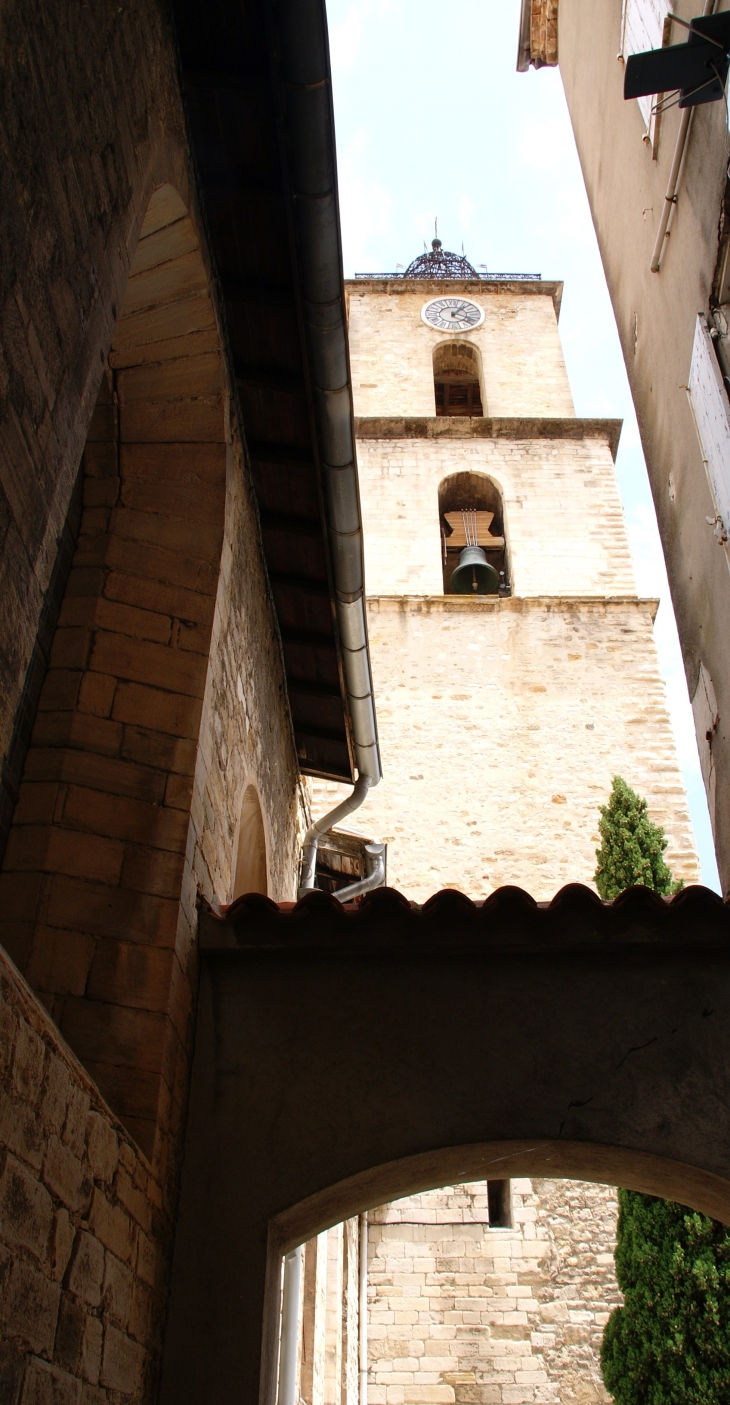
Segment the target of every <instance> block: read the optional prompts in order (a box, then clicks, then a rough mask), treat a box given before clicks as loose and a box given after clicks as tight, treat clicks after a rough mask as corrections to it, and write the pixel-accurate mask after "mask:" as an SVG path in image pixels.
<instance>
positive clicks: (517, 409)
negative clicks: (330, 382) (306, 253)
mask: <svg viewBox="0 0 730 1405" xmlns="http://www.w3.org/2000/svg"><path fill="white" fill-rule="evenodd" d="M553 287H554V285H546V284H533V285H532V286H530V285H529V284H526V285H524V288H523V290H522V291H521V292H519V293H516V292H511V291H506V290H503V289H501V288H500V287H499V285H494V284H493V285H486V284H485V285H481V286H480V285H479V284H474V283H463V284H462V283H459V282H449V285H448V287H447V288H444V287H441V288H439V287H438V286H435V287H434V285H433V284H432V283H428V284H424V285H423V286H422V287H418V286H416V287H415V288H414V281H413V280H408V281H407V282H404V283H403V284H400V285H399V284H396V283H393V282H390V283H388V284H386V285H383V287H382V290H381V289H373V288H372V286H369V285H368V284H366V283H365V284H363V283H358V282H357V281H355V282H351V283H348V284H347V290H348V295H349V296H348V302H349V327H350V363H351V366H352V384H353V395H354V401H355V413H356V414H358V415H433V414H435V399H434V383H433V353H434V348H435V347H436V346H438V345H439V344H440V343H443V342H453V341H466V342H469V343H470V344H471V345H473V346H475V347H476V348H477V351H478V353H479V357H480V360H481V377H480V380H481V390H482V404H483V407H484V414H485V415H495V416H497V415H556V416H560V415H573V414H574V413H575V411H574V408H573V398H572V395H571V393H570V386H569V384H568V377H567V373H566V370H565V362H564V360H563V351H562V347H561V344H560V336H559V333H558V321H557V316H556V312H555V305H554V301H553V296H552V289H553ZM445 295H448V296H450V297H453V296H460V295H461V296H465V297H468V298H469V299H470V300H471V301H473V302H476V303H477V304H478V305H479V306H480V307H481V308H482V309H483V310H484V314H485V315H484V321H483V323H482V325H481V326H480V327H478V328H477V329H476V330H475V331H472V332H467V333H459V334H458V336H454V335H452V334H451V333H445V332H438V331H434V329H433V328H432V327H429V326H427V325H426V323H425V322H424V321H423V320H422V318H421V309H422V308H423V306H424V304H425V303H426V302H428V301H429V300H430V299H431V298H433V297H435V296H442V297H443V296H445Z"/></svg>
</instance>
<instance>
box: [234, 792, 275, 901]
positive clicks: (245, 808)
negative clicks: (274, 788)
mask: <svg viewBox="0 0 730 1405" xmlns="http://www.w3.org/2000/svg"><path fill="white" fill-rule="evenodd" d="M268 891H269V888H268V874H267V863H266V833H265V830H264V817H263V815H262V813H261V803H260V801H259V797H258V795H257V793H256V787H255V786H253V785H249V786H247V787H246V790H245V792H244V796H243V801H242V804H241V818H240V820H239V824H238V839H237V843H236V864H235V872H234V881H233V893H232V894H231V901H235V899H236V898H240V897H242V896H243V894H244V893H263V894H264V895H266V894H267V893H268Z"/></svg>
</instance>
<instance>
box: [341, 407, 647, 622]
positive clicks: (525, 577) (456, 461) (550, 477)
mask: <svg viewBox="0 0 730 1405" xmlns="http://www.w3.org/2000/svg"><path fill="white" fill-rule="evenodd" d="M437 423H438V428H439V431H440V428H441V425H442V424H443V423H444V421H438V422H437ZM447 423H448V422H447ZM471 423H472V424H474V425H476V426H477V427H478V425H479V421H478V420H477V421H472V422H471ZM357 457H358V467H359V473H360V495H361V500H362V512H363V525H364V532H365V570H366V582H367V590H368V595H369V596H370V597H371V598H372V597H373V596H376V595H400V594H407V595H421V594H423V595H437V594H438V595H440V594H441V593H442V591H443V578H442V566H441V533H440V523H439V509H438V489H439V484H440V483H441V482H442V481H443V480H444V479H445V478H447V477H449V476H450V475H451V474H454V473H463V472H472V473H482V474H486V475H487V476H488V477H490V478H491V479H492V480H493V482H494V483H496V485H497V487H498V488H499V490H500V493H501V495H502V500H503V504H504V514H505V535H506V540H507V553H508V567H509V577H510V584H511V587H512V591H513V593H514V594H516V595H521V596H534V595H553V596H561V595H595V596H606V595H633V594H635V591H636V585H635V581H634V572H633V565H632V561H631V553H630V550H629V543H628V536H627V533H626V524H625V520H624V514H623V508H622V506H621V500H620V498H619V493H618V486H617V483H616V475H615V472H614V467H613V461H612V458H611V452H610V449H609V447H608V444H607V443H606V441H605V439H604V440H600V439H583V440H581V439H579V440H575V441H572V440H550V439H540V438H526V437H525V438H519V439H514V440H512V439H484V438H479V437H476V435H475V437H473V438H471V439H469V438H465V437H463V431H461V430H460V431H459V432H458V437H450V436H449V435H448V434H442V433H441V432H439V433H438V435H437V437H434V438H428V437H426V438H421V439H408V438H403V439H401V438H385V437H383V438H374V437H373V438H370V437H364V436H362V435H361V437H360V438H359V439H358V446H357Z"/></svg>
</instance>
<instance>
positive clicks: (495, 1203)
mask: <svg viewBox="0 0 730 1405" xmlns="http://www.w3.org/2000/svg"><path fill="white" fill-rule="evenodd" d="M487 1203H488V1206H489V1228H490V1229H511V1228H512V1195H511V1193H510V1182H509V1181H487Z"/></svg>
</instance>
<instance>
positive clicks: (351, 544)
mask: <svg viewBox="0 0 730 1405" xmlns="http://www.w3.org/2000/svg"><path fill="white" fill-rule="evenodd" d="M273 34H274V45H275V49H276V58H275V65H276V70H277V76H278V79H279V88H280V95H281V102H282V122H283V131H284V140H285V145H286V163H287V176H288V181H289V186H290V193H291V202H292V216H293V227H294V239H295V246H296V258H297V263H298V272H299V283H300V290H301V298H302V308H303V320H304V335H305V340H306V347H307V353H308V362H309V369H310V375H311V382H312V390H313V398H314V409H315V428H316V437H317V444H318V450H319V459H320V467H321V472H322V479H323V489H324V501H325V512H326V518H327V532H328V540H329V549H330V557H331V563H332V575H333V584H334V594H335V614H336V620H337V626H338V633H339V641H340V646H341V650H342V662H343V674H344V682H345V689H346V693H347V704H348V709H349V713H350V718H351V722H352V741H353V749H354V754H355V760H356V764H357V769H358V773H359V778H360V779H361V780H365V779H367V780H369V782H370V784H371V785H377V783H378V781H379V780H380V778H381V774H382V772H381V763H380V748H379V744H378V729H377V721H376V716H375V699H374V694H373V682H372V670H371V665H370V650H369V645H368V632H367V618H366V613H365V568H364V557H363V533H362V515H361V511H360V493H359V487H358V477H357V465H356V459H355V428H354V419H353V403H352V388H351V381H350V364H349V354H348V345H347V330H346V319H345V295H344V283H343V271H342V244H341V235H340V219H339V201H338V192H337V169H336V158H335V132H334V109H333V102H332V78H331V73H330V62H329V45H328V38H327V24H326V16H325V8H324V4H323V0H279V3H278V4H276V6H275V8H274V13H273Z"/></svg>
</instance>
